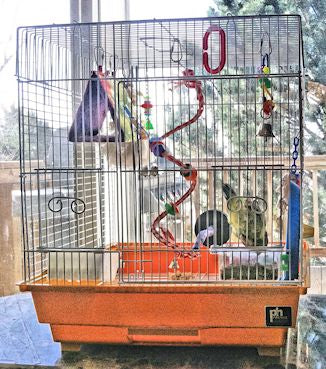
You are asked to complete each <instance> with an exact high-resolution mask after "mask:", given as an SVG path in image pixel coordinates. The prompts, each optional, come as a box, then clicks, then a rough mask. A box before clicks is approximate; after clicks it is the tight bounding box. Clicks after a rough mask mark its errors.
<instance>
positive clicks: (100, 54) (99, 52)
mask: <svg viewBox="0 0 326 369" xmlns="http://www.w3.org/2000/svg"><path fill="white" fill-rule="evenodd" d="M104 55H105V51H104V49H103V47H102V46H95V47H94V60H95V63H96V65H97V67H100V66H103V62H104Z"/></svg>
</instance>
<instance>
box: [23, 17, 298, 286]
mask: <svg viewBox="0 0 326 369" xmlns="http://www.w3.org/2000/svg"><path fill="white" fill-rule="evenodd" d="M17 76H18V86H19V120H20V141H21V151H20V156H21V189H22V220H23V236H24V242H23V243H24V249H23V252H24V278H25V281H26V282H28V283H45V284H48V283H50V284H56V283H64V284H74V283H77V284H82V283H86V284H106V283H146V282H149V283H169V282H173V283H209V282H212V283H265V284H266V283H273V284H275V283H276V284H286V283H302V280H303V275H302V271H303V269H302V263H303V260H302V237H301V233H302V232H301V230H302V224H301V206H300V204H301V193H300V186H301V185H300V183H301V176H302V168H303V160H302V119H303V117H302V103H303V92H302V83H303V81H302V78H303V58H302V38H301V24H300V17H298V16H295V15H288V16H248V17H224V18H204V19H199V18H198V19H173V20H149V21H131V22H113V23H92V24H70V25H51V26H37V27H22V28H19V29H18V36H17ZM294 140H295V141H294ZM293 143H295V145H293ZM296 160H297V161H296ZM299 265H300V266H301V267H300V268H299ZM299 269H300V270H299Z"/></svg>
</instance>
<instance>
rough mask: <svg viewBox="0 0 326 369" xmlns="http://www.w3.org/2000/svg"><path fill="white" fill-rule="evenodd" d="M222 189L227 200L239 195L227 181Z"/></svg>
mask: <svg viewBox="0 0 326 369" xmlns="http://www.w3.org/2000/svg"><path fill="white" fill-rule="evenodd" d="M222 190H223V194H224V197H225V198H226V200H229V199H230V198H231V197H233V196H237V194H236V193H235V191H234V190H233V188H232V187H231V186H230V185H228V184H227V183H223V186H222Z"/></svg>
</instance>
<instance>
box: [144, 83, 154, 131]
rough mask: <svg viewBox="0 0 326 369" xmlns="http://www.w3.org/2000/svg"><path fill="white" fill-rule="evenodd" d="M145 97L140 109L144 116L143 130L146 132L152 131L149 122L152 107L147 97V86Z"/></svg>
mask: <svg viewBox="0 0 326 369" xmlns="http://www.w3.org/2000/svg"><path fill="white" fill-rule="evenodd" d="M146 92H147V95H146V96H145V101H144V102H143V103H142V105H141V107H142V108H143V109H144V115H145V129H146V130H147V131H149V130H151V129H153V128H154V127H153V124H152V122H151V118H150V117H151V110H152V108H153V105H152V104H151V101H150V99H149V95H148V86H147V91H146Z"/></svg>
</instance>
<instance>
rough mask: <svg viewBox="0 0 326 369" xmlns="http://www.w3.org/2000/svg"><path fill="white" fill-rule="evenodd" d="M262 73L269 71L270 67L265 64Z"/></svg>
mask: <svg viewBox="0 0 326 369" xmlns="http://www.w3.org/2000/svg"><path fill="white" fill-rule="evenodd" d="M263 73H264V74H269V73H270V69H269V67H267V66H266V65H265V66H264V67H263Z"/></svg>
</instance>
